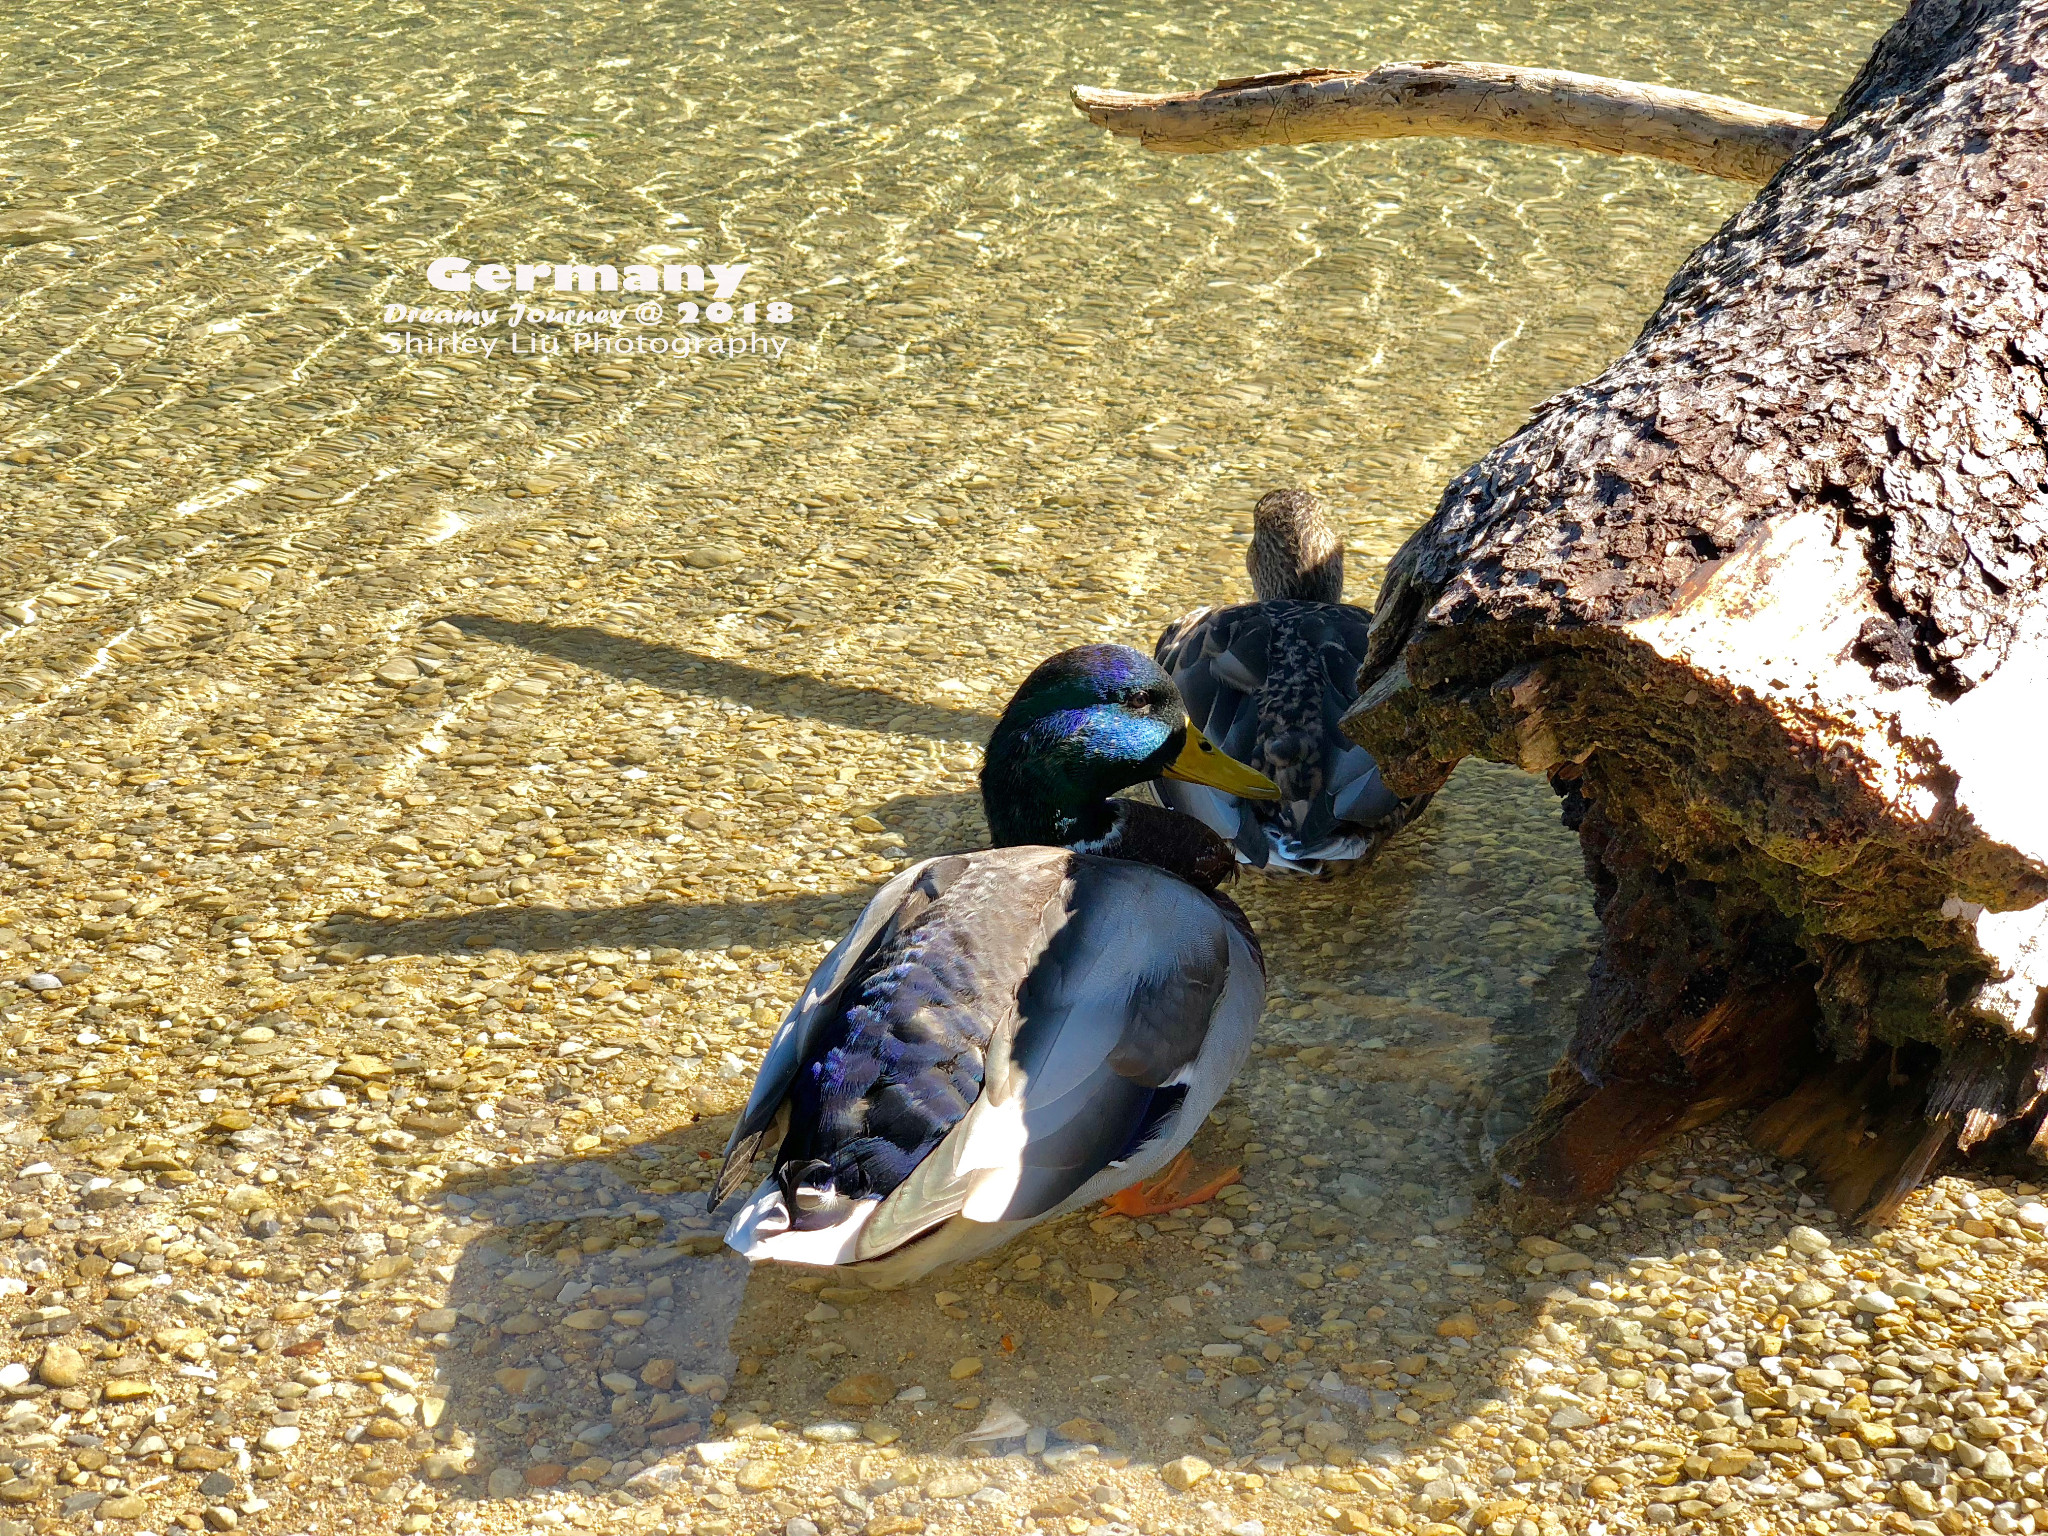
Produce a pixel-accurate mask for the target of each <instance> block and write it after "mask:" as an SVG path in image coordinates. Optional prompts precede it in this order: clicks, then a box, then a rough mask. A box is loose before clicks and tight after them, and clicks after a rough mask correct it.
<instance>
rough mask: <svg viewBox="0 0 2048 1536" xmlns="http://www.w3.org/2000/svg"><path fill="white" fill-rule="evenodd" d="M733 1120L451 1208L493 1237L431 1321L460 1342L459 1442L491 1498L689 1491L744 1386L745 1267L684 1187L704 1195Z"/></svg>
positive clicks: (506, 1183)
mask: <svg viewBox="0 0 2048 1536" xmlns="http://www.w3.org/2000/svg"><path fill="white" fill-rule="evenodd" d="M729 1120H730V1117H729V1116H721V1117H717V1118H716V1119H715V1120H705V1121H700V1122H699V1123H698V1124H697V1126H694V1127H686V1128H683V1129H681V1130H678V1131H677V1132H674V1133H672V1134H671V1135H670V1136H669V1137H667V1138H665V1139H664V1140H662V1141H659V1142H651V1143H646V1144H643V1145H640V1146H635V1147H630V1148H627V1149H624V1150H623V1151H618V1152H615V1153H613V1154H611V1155H609V1156H601V1157H598V1158H593V1159H588V1160H583V1159H574V1158H557V1159H550V1160H546V1161H542V1162H537V1163H530V1164H526V1165H523V1166H507V1167H500V1168H497V1169H493V1170H491V1171H490V1172H488V1173H485V1174H480V1175H469V1176H465V1177H464V1178H462V1179H461V1180H459V1181H456V1182H454V1183H451V1184H450V1186H448V1187H447V1188H446V1189H445V1190H444V1191H443V1192H442V1199H443V1204H444V1207H445V1208H446V1209H448V1210H450V1211H452V1212H454V1213H456V1214H458V1215H460V1216H461V1217H463V1218H465V1219H466V1220H468V1221H469V1222H470V1223H472V1224H474V1225H476V1226H479V1227H481V1228H483V1230H482V1231H481V1232H480V1233H479V1234H478V1235H477V1236H475V1237H473V1238H472V1239H471V1240H470V1241H469V1242H468V1243H467V1244H466V1245H465V1246H464V1248H463V1250H462V1254H461V1258H460V1259H459V1261H458V1262H457V1265H456V1272H455V1276H454V1279H453V1280H452V1281H451V1282H450V1284H449V1286H448V1292H447V1299H446V1302H445V1305H444V1308H443V1309H442V1310H441V1311H440V1312H439V1313H438V1314H435V1315H432V1316H430V1317H429V1318H428V1319H427V1323H428V1325H432V1324H442V1325H445V1326H443V1327H442V1328H441V1329H440V1332H441V1333H442V1334H443V1335H444V1336H445V1337H444V1338H443V1340H442V1343H443V1353H442V1356H441V1366H440V1370H439V1373H438V1374H439V1377H440V1380H441V1382H442V1384H443V1386H444V1387H445V1389H446V1391H447V1407H446V1415H447V1417H448V1419H449V1420H450V1421H451V1424H452V1432H450V1433H448V1434H447V1438H450V1439H451V1440H452V1441H453V1442H454V1443H455V1445H456V1446H457V1447H458V1449H459V1450H460V1451H464V1452H466V1453H467V1466H466V1472H467V1475H468V1476H469V1477H470V1478H473V1479H475V1480H476V1482H477V1485H478V1486H477V1487H476V1489H475V1490H474V1491H475V1492H478V1493H488V1494H489V1495H490V1496H492V1497H498V1498H504V1497H509V1496H512V1495H515V1494H518V1493H519V1492H521V1491H522V1490H524V1489H528V1488H536V1487H548V1486H553V1485H555V1484H558V1483H560V1484H587V1485H590V1491H593V1492H595V1491H602V1490H604V1489H609V1488H617V1487H621V1486H623V1485H625V1484H627V1483H628V1482H629V1481H630V1480H632V1479H634V1478H635V1477H641V1474H643V1472H644V1473H646V1475H645V1476H644V1477H641V1480H640V1481H639V1482H638V1483H635V1484H634V1486H633V1490H632V1491H633V1492H634V1493H636V1494H648V1493H658V1492H660V1491H661V1490H662V1489H663V1488H665V1487H666V1486H668V1484H669V1483H671V1482H672V1481H674V1479H675V1478H676V1477H677V1476H679V1475H680V1469H681V1466H682V1453H683V1452H684V1451H685V1450H686V1448H687V1447H688V1446H689V1445H691V1444H693V1443H695V1442H696V1441H697V1440H699V1439H701V1438H703V1436H704V1434H705V1432H706V1430H707V1428H708V1427H709V1425H710V1423H711V1416H712V1413H713V1411H714V1409H715V1408H716V1406H717V1404H718V1403H719V1402H720V1401H722V1400H723V1398H724V1397H725V1395H726V1389H727V1384H728V1383H729V1382H730V1381H731V1379H732V1376H733V1367H734V1359H735V1357H734V1354H733V1351H732V1348H731V1345H730V1342H729V1341H730V1337H731V1334H732V1330H733V1326H734V1322H735V1320H736V1319H737V1317H738V1315H739V1309H740V1300H741V1297H742V1295H743V1293H744V1291H745V1289H746V1284H747V1264H746V1261H745V1260H743V1259H741V1258H739V1257H738V1256H737V1255H736V1254H733V1253H732V1252H730V1251H729V1250H727V1249H725V1248H724V1246H723V1244H722V1242H721V1241H720V1237H719V1233H720V1231H721V1230H722V1224H721V1223H718V1222H716V1221H714V1220H713V1218H712V1217H711V1216H710V1215H709V1214H708V1213H707V1211H706V1209H705V1199H706V1197H705V1195H704V1194H702V1193H698V1192H692V1191H689V1190H687V1189H678V1188H676V1187H675V1186H676V1185H677V1184H678V1183H682V1182H685V1181H687V1182H688V1183H696V1182H698V1178H697V1177H696V1176H695V1174H694V1170H695V1169H696V1168H698V1167H699V1166H700V1165H704V1160H703V1159H702V1158H700V1157H699V1152H700V1151H702V1150H704V1149H705V1148H714V1147H717V1146H722V1145H723V1138H724V1135H725V1132H726V1130H727V1129H728V1125H727V1122H728V1121H729ZM704 1166H708V1165H704ZM621 1170H626V1171H627V1172H628V1173H631V1174H632V1175H633V1176H631V1177H628V1176H627V1174H626V1173H622V1171H621ZM657 1174H678V1175H681V1178H657V1177H654V1175H657ZM648 1468H653V1469H654V1470H653V1471H651V1472H648V1471H647V1469H648Z"/></svg>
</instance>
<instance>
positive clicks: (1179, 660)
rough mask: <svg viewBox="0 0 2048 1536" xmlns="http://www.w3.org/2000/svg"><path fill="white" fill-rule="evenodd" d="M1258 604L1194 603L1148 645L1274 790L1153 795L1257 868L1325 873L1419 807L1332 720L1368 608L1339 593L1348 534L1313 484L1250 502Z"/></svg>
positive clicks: (1173, 789)
mask: <svg viewBox="0 0 2048 1536" xmlns="http://www.w3.org/2000/svg"><path fill="white" fill-rule="evenodd" d="M1245 568H1246V570H1247V571H1248V572H1249V573H1250V575H1251V578H1252V590H1253V592H1254V593H1255V594H1257V600H1256V601H1255V602H1250V603H1239V604H1237V605H1235V606H1234V607H1230V608H1198V609H1196V610H1195V611H1194V612H1193V613H1191V614H1189V615H1188V616H1187V617H1186V618H1184V619H1182V620H1181V621H1180V622H1179V623H1178V624H1175V625H1173V626H1172V627H1170V628H1169V629H1168V630H1167V631H1166V633H1165V634H1163V635H1161V636H1160V637H1159V644H1158V646H1157V647H1155V649H1154V651H1153V654H1154V655H1155V656H1157V657H1158V659H1159V664H1160V665H1161V666H1162V667H1164V668H1165V669H1166V670H1167V672H1168V673H1170V674H1171V675H1172V677H1173V680H1174V683H1175V685H1176V686H1177V687H1178V688H1179V689H1180V691H1181V697H1182V698H1183V699H1185V700H1186V701H1187V707H1188V714H1189V716H1190V718H1192V719H1193V720H1194V721H1195V722H1196V723H1197V724H1199V725H1200V726H1201V727H1202V729H1203V730H1205V731H1207V732H1208V734H1209V736H1210V738H1211V739H1212V740H1213V741H1215V743H1216V744H1217V746H1219V747H1220V748H1222V750H1223V751H1224V752H1226V753H1228V754H1229V755H1230V756H1232V757H1234V758H1237V759H1239V760H1241V761H1243V762H1245V763H1248V764H1250V765H1251V766H1252V767H1254V768H1256V769H1258V770H1259V771H1260V772H1261V773H1263V774H1265V775H1266V776H1267V777H1268V778H1270V779H1272V780H1273V782H1274V783H1276V784H1278V785H1279V786H1280V796H1279V798H1278V800H1277V801H1273V802H1260V801H1253V800H1251V799H1248V798H1247V797H1245V796H1242V795H1232V794H1229V793H1227V792H1222V791H1218V790H1215V789H1211V788H1207V787H1204V786H1200V785H1192V784H1175V783H1171V782H1167V781H1161V782H1160V783H1157V784H1155V785H1154V786H1153V789H1154V792H1155V793H1156V794H1157V795H1158V796H1159V800H1160V803H1161V804H1163V805H1169V806H1172V807H1173V808H1174V809H1175V810H1178V811H1185V812H1186V813H1187V814H1188V815H1190V816H1194V817H1197V818H1199V819H1200V820H1201V821H1202V822H1203V823H1204V824H1205V825H1207V826H1208V827H1209V828H1211V829H1212V830H1213V831H1215V832H1216V833H1217V835H1219V836H1220V837H1222V838H1223V839H1224V840H1225V841H1227V842H1229V843H1230V844H1231V845H1232V846H1233V847H1234V848H1235V849H1236V850H1237V857H1238V859H1239V860H1240V861H1241V862H1243V863H1246V864H1250V865H1254V866H1256V867H1257V868H1260V869H1266V870H1285V871H1288V872H1290V873H1294V874H1311V875H1313V874H1322V873H1325V872H1327V871H1328V870H1329V868H1330V866H1331V865H1332V864H1335V863H1341V862H1344V861H1347V860H1355V859H1362V858H1365V857H1367V856H1369V855H1370V854H1371V853H1373V852H1374V850H1376V849H1377V848H1378V847H1379V845H1380V844H1381V843H1382V842H1384V841H1385V840H1386V839H1387V838H1388V837H1389V836H1391V835H1392V834H1393V833H1394V832H1396V831H1398V830H1399V829H1400V828H1401V827H1402V826H1403V825H1405V824H1406V823H1407V822H1408V821H1410V820H1411V819H1412V818H1414V817H1415V816H1416V815H1418V814H1420V812H1421V810H1422V808H1423V807H1424V806H1425V805H1427V804H1428V803H1429V797H1428V796H1427V795H1422V796H1418V797H1416V798H1415V799H1412V800H1403V799H1401V798H1400V797H1399V796H1398V795H1396V794H1395V793H1394V792H1393V791H1392V790H1390V789H1388V788H1387V786H1386V784H1385V783H1384V782H1383V781H1382V780H1381V778H1380V771H1379V765H1378V764H1376V763H1375V762H1374V761H1373V759H1372V754H1371V753H1370V752H1368V751H1366V750H1365V748H1363V747H1361V746H1359V745H1357V744H1356V743H1355V742H1351V741H1348V740H1346V739H1345V737H1344V734H1343V732H1341V731H1340V730H1339V729H1338V728H1337V722H1338V721H1339V720H1341V719H1342V718H1343V717H1344V711H1345V710H1347V709H1349V708H1350V707H1351V702H1352V700H1354V699H1355V698H1357V697H1358V669H1359V666H1360V664H1361V663H1363V662H1364V660H1365V643H1366V636H1367V634H1368V632H1369V631H1370V629H1371V627H1372V615H1371V614H1370V613H1368V612H1366V610H1364V609H1363V608H1354V607H1351V606H1350V605H1348V604H1346V603H1345V602H1343V601H1342V599H1343V596H1344V541H1343V540H1342V539H1340V538H1338V537H1337V532H1336V530H1335V529H1333V528H1332V527H1331V526H1330V525H1329V523H1328V522H1327V521H1325V520H1324V518H1323V515H1322V509H1321V507H1320V506H1319V505H1318V504H1317V502H1316V498H1315V496H1314V495H1313V494H1312V493H1310V492H1308V491H1301V490H1291V491H1271V492H1268V493H1267V494H1266V495H1264V496H1262V497H1260V498H1259V504H1258V506H1257V507H1256V508H1255V509H1254V510H1253V512H1252V543H1251V549H1250V550H1249V551H1248V552H1247V553H1246V555H1245Z"/></svg>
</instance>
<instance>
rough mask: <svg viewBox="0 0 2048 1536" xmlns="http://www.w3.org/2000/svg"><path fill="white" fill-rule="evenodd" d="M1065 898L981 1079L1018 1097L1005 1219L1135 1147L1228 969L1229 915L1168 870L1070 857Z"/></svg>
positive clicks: (997, 1092) (992, 1090)
mask: <svg viewBox="0 0 2048 1536" xmlns="http://www.w3.org/2000/svg"><path fill="white" fill-rule="evenodd" d="M1071 908H1072V910H1073V911H1074V914H1075V915H1074V918H1073V920H1071V921H1070V922H1069V923H1068V924H1067V925H1066V926H1065V927H1064V928H1062V929H1061V930H1060V932H1059V933H1058V934H1057V935H1055V937H1054V938H1053V940H1052V942H1051V943H1050V944H1049V945H1048V946H1047V948H1046V951H1045V953H1044V954H1042V955H1041V956H1040V957H1039V961H1038V963H1037V964H1036V965H1034V966H1033V967H1032V970H1031V975H1030V978H1029V979H1028V980H1027V981H1026V983H1025V985H1024V989H1023V991H1022V993H1021V994H1020V995H1019V997H1018V1006H1017V1022H1016V1026H1015V1032H1014V1036H1013V1038H1012V1041H1011V1044H1010V1050H1009V1054H1008V1060H1007V1062H1006V1063H1005V1064H1004V1065H1005V1066H1006V1068H1007V1070H1006V1072H1005V1074H1004V1077H1003V1079H1002V1080H1001V1081H999V1082H998V1081H992V1082H991V1083H990V1085H989V1089H988V1092H989V1095H990V1097H991V1099H992V1100H993V1101H994V1102H995V1103H997V1104H1001V1103H1003V1102H1005V1101H1007V1100H1009V1099H1012V1098H1016V1097H1019V1096H1021V1098H1022V1107H1023V1125H1024V1133H1025V1139H1024V1152H1023V1158H1022V1169H1021V1173H1020V1177H1019V1179H1018V1183H1017V1188H1016V1192H1015V1194H1014V1195H1013V1196H1012V1197H1011V1201H1010V1205H1009V1208H1008V1210H1007V1211H1006V1212H1005V1215H1004V1219H1006V1220H1012V1221H1016V1220H1028V1219H1030V1218H1032V1217H1034V1216H1039V1215H1043V1214H1044V1213H1045V1212H1047V1211H1049V1210H1051V1209H1053V1208H1054V1207H1055V1206H1057V1205H1059V1204H1060V1203H1061V1202H1062V1201H1064V1200H1065V1199H1066V1198H1067V1197H1068V1196H1069V1195H1071V1194H1072V1193H1073V1192H1074V1191H1075V1190H1076V1189H1078V1188H1079V1187H1080V1186H1081V1185H1083V1184H1084V1183H1086V1182H1087V1181H1088V1180H1089V1179H1091V1178H1093V1177H1094V1176H1095V1175H1096V1174H1098V1173H1100V1172H1101V1171H1102V1169H1103V1168H1104V1167H1106V1166H1108V1165H1109V1164H1110V1163H1111V1162H1113V1161H1115V1160H1117V1159H1119V1158H1121V1157H1122V1156H1123V1155H1124V1154H1125V1153H1127V1152H1128V1151H1129V1150H1130V1149H1131V1145H1132V1141H1133V1138H1134V1136H1136V1135H1137V1134H1138V1133H1139V1131H1140V1129H1141V1127H1142V1125H1143V1124H1144V1123H1145V1122H1146V1119H1147V1117H1148V1114H1149V1112H1150V1111H1151V1110H1152V1109H1154V1108H1155V1107H1156V1106H1159V1105H1160V1098H1161V1096H1160V1090H1164V1089H1168V1088H1170V1087H1171V1086H1173V1085H1174V1083H1175V1079H1177V1078H1179V1077H1181V1076H1182V1074H1183V1073H1184V1072H1185V1071H1186V1070H1187V1069H1188V1067H1189V1066H1190V1065H1191V1064H1192V1063H1193V1062H1194V1060H1195V1059H1196V1057H1197V1056H1198V1055H1200V1053H1201V1050H1202V1047H1203V1044H1204V1042H1205V1041H1206V1040H1207V1039H1208V1035H1209V1026H1210V1020H1211V1016H1212V1015H1213V1014H1214V1012H1215V1008H1216V1002H1217V999H1218V998H1219V997H1221V996H1222V994H1223V990H1224V987H1225V984H1226V983H1227V981H1228V979H1229V971H1230V944H1229V938H1228V934H1227V920H1226V919H1225V918H1224V916H1223V914H1222V912H1221V911H1220V910H1219V909H1218V908H1217V906H1216V904H1215V903H1214V902H1213V901H1211V900H1209V899H1208V898H1207V897H1206V896H1204V895H1203V894H1202V893H1201V892H1200V891H1197V890H1196V889H1195V888H1194V887H1192V886H1189V885H1187V884H1185V883H1184V882H1182V881H1179V880H1176V879H1174V878H1173V877H1172V876H1170V875H1164V874H1162V873H1160V872H1159V871H1156V870H1151V869H1146V868H1144V867H1143V866H1140V865H1133V864H1125V863H1120V862H1118V861H1115V860H1106V859H1095V858H1090V857H1085V856H1082V857H1077V858H1076V859H1075V867H1074V895H1073V898H1072V902H1071ZM1178 1097H1179V1096H1178V1094H1174V1095H1172V1096H1171V1101H1172V1103H1177V1102H1178ZM1164 1107H1165V1108H1169V1109H1170V1107H1171V1104H1168V1105H1165V1106H1164Z"/></svg>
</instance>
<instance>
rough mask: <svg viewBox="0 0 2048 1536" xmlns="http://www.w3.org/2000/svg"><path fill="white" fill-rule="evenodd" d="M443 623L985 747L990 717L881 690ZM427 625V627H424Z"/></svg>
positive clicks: (558, 630)
mask: <svg viewBox="0 0 2048 1536" xmlns="http://www.w3.org/2000/svg"><path fill="white" fill-rule="evenodd" d="M441 618H442V621H443V622H445V623H449V624H452V625H454V626H455V627H456V628H457V629H459V630H461V631H462V632H463V633H464V634H466V635H469V636H470V637H472V638H473V639H478V640H495V641H497V642H498V643H499V644H501V645H510V646H516V647H518V648H519V649H521V650H526V651H537V652H539V653H540V654H541V655H543V656H554V657H558V658H560V659H561V660H563V661H568V662H573V663H575V664H576V665H577V666H579V667H589V668H592V669H593V670H595V671H599V672H604V673H607V674H609V675H610V676H612V677H618V678H638V679H640V680H642V681H643V682H650V683H656V684H660V685H662V686H665V687H677V686H687V687H688V688H690V689H691V690H693V691H695V692H699V693H713V694H720V695H722V696H724V697H726V698H730V699H739V700H743V701H745V702H746V703H748V704H751V705H753V706H754V707H756V708H764V709H769V710H772V711H773V712H774V713H776V714H782V715H791V716H795V717H798V718H802V719H811V720H824V721H828V722H830V723H831V724H834V725H843V726H852V727H855V728H857V729H862V730H888V731H892V732H897V733H903V734H908V735H912V736H929V737H935V738H937V739H939V740H943V741H977V742H979V741H984V740H986V739H987V738H988V733H989V732H990V731H991V730H993V729H994V728H995V723H996V722H995V716H993V715H991V714H987V713H984V712H983V711H981V710H975V709H961V708H958V707H956V706H954V705H950V704H932V703H929V702H926V701H925V700H922V699H910V698H905V697H904V696H903V695H902V694H899V693H891V692H890V691H889V690H887V689H886V688H860V687H849V686H848V685H846V684H844V683H837V682H834V681H832V680H831V679H830V678H823V677H819V676H817V675H816V674H814V673H810V672H781V671H777V670H775V669H773V668H771V667H762V666H755V665H752V664H751V663H748V662H744V661H730V660H727V659H725V658H723V657H719V656H706V655H704V654H702V653H701V652H698V651H692V650H686V649H685V648H683V647H682V646H679V645H666V644H663V643H661V642H660V641H654V640H641V639H637V638H635V637H634V636H632V635H622V634H619V633H618V632H616V631H615V630H609V629H600V628H598V627H597V626H596V625H594V624H543V623H537V622H533V621H528V620H521V619H502V618H498V617H496V616H494V615H492V614H487V613H450V614H444V615H442V616H441ZM426 622H429V623H431V622H434V621H433V620H428V621H426Z"/></svg>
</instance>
